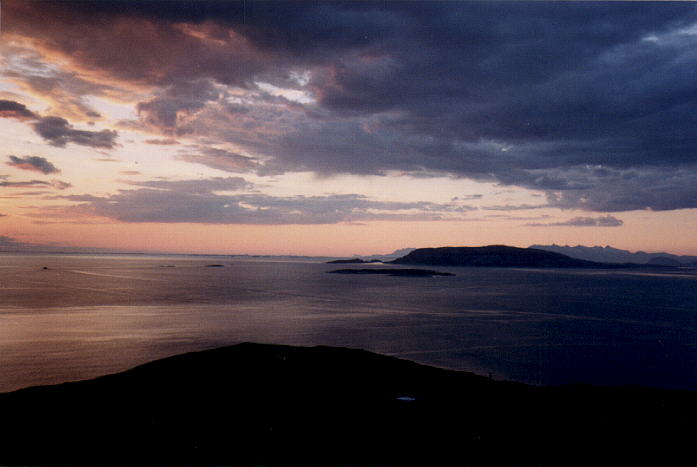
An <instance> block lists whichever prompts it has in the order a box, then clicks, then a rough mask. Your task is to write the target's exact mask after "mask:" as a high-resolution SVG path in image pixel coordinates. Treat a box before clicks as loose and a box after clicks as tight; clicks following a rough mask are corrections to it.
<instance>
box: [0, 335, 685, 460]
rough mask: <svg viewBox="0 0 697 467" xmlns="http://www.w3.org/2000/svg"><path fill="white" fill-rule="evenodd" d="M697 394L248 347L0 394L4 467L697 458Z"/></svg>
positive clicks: (346, 353)
mask: <svg viewBox="0 0 697 467" xmlns="http://www.w3.org/2000/svg"><path fill="white" fill-rule="evenodd" d="M696 402H697V394H695V393H694V392H689V391H673V390H660V389H647V388H608V387H605V388H603V387H589V386H566V387H549V388H539V387H532V386H526V385H523V384H517V383H508V382H497V381H491V380H488V379H487V378H483V377H480V376H476V375H472V374H469V373H463V372H456V371H448V370H443V369H438V368H433V367H428V366H423V365H418V364H416V363H412V362H408V361H404V360H399V359H396V358H392V357H385V356H380V355H376V354H372V353H369V352H365V351H361V350H349V349H343V348H331V347H315V348H303V347H287V346H273V345H259V344H242V345H237V346H232V347H226V348H221V349H216V350H209V351H204V352H197V353H191V354H186V355H181V356H176V357H172V358H167V359H164V360H160V361H157V362H153V363H149V364H146V365H143V366H140V367H137V368H135V369H133V370H130V371H127V372H124V373H121V374H117V375H111V376H105V377H102V378H97V379H94V380H90V381H85V382H79V383H69V384H62V385H57V386H48V387H37V388H30V389H25V390H21V391H17V392H14V393H8V394H2V395H0V413H1V414H2V423H1V424H0V464H2V465H8V464H23V465H27V464H34V465H38V464H40V465H55V464H68V463H70V464H105V463H106V464H127V465H133V464H179V465H191V464H226V465H230V464H234V465H239V464H253V463H265V464H269V463H270V464H280V463H283V464H290V465H298V464H304V465H306V464H334V465H335V464H345V465H348V464H353V465H358V464H362V465H368V464H370V465H404V464H412V465H464V464H470V465H472V464H474V465H573V464H578V465H584V464H587V463H589V462H591V464H588V465H627V464H629V463H631V462H639V463H651V462H653V463H655V465H678V464H683V465H693V464H694V461H695V460H696V456H695V453H694V451H693V442H694V427H695V423H696V422H697V404H696Z"/></svg>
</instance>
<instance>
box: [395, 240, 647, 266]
mask: <svg viewBox="0 0 697 467" xmlns="http://www.w3.org/2000/svg"><path fill="white" fill-rule="evenodd" d="M389 263H391V264H409V265H429V266H476V267H523V268H599V269H617V268H638V267H646V265H640V264H633V263H623V264H614V263H613V264H610V263H599V262H595V261H586V260H582V259H576V258H571V257H570V256H566V255H563V254H561V253H555V252H552V251H545V250H538V249H535V248H516V247H512V246H506V245H490V246H482V247H441V248H418V249H416V250H414V251H412V252H411V253H409V254H407V255H406V256H402V257H401V258H397V259H395V260H393V261H390V262H389Z"/></svg>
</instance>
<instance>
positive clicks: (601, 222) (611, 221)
mask: <svg viewBox="0 0 697 467" xmlns="http://www.w3.org/2000/svg"><path fill="white" fill-rule="evenodd" d="M622 224H624V222H623V221H622V220H621V219H618V218H616V217H613V216H601V217H574V218H572V219H569V220H567V221H564V222H553V223H548V224H541V223H532V224H526V225H527V226H529V227H559V226H561V227H620V226H621V225H622Z"/></svg>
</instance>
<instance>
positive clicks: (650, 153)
mask: <svg viewBox="0 0 697 467" xmlns="http://www.w3.org/2000/svg"><path fill="white" fill-rule="evenodd" d="M0 8H1V10H0V21H1V30H0V138H1V139H0V141H2V146H0V250H3V249H5V250H7V249H10V250H12V249H19V250H21V249H31V248H41V247H44V248H45V247H47V246H50V247H55V248H66V247H69V248H87V249H89V248H106V249H113V250H126V251H143V252H179V253H230V254H240V253H252V254H300V255H330V256H341V255H346V256H348V255H352V254H365V255H367V254H375V253H388V252H391V251H393V250H396V249H399V248H405V247H433V246H479V245H488V244H507V245H513V246H521V247H525V246H528V245H530V244H552V243H556V244H561V245H566V244H568V245H577V244H582V245H587V246H593V245H603V246H604V245H612V246H614V247H616V248H623V249H628V250H632V251H636V250H644V251H667V252H672V253H678V254H697V235H696V233H697V230H696V229H697V130H696V129H697V75H696V74H695V69H696V68H695V67H696V64H697V5H695V4H694V3H650V2H627V3H624V2H518V1H507V2H466V1H463V2H437V1H436V2H434V1H428V2H421V1H409V2H397V1H381V2H371V1H365V2H340V1H332V2H324V1H317V2H273V1H265V2H251V1H247V2H228V1H206V0H198V1H178V0H167V1H161V0H157V1H155V0H152V1H147V0H146V1H139V2H133V1H121V0H112V1H109V2H99V1H86V0H82V1H73V0H62V1H34V0H4V1H2V5H1V7H0Z"/></svg>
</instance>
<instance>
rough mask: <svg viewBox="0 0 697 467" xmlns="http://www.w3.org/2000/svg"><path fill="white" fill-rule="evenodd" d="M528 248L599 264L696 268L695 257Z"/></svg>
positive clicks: (595, 248) (595, 249) (583, 248)
mask: <svg viewBox="0 0 697 467" xmlns="http://www.w3.org/2000/svg"><path fill="white" fill-rule="evenodd" d="M528 248H534V249H537V250H545V251H551V252H554V253H561V254H563V255H567V256H570V257H572V258H576V259H582V260H585V261H595V262H600V263H637V264H651V265H656V266H697V256H679V255H673V254H670V253H646V252H643V251H637V252H634V253H633V252H631V251H627V250H619V249H617V248H612V247H610V246H605V247H602V246H592V247H588V246H581V245H578V246H560V245H531V246H529V247H528Z"/></svg>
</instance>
